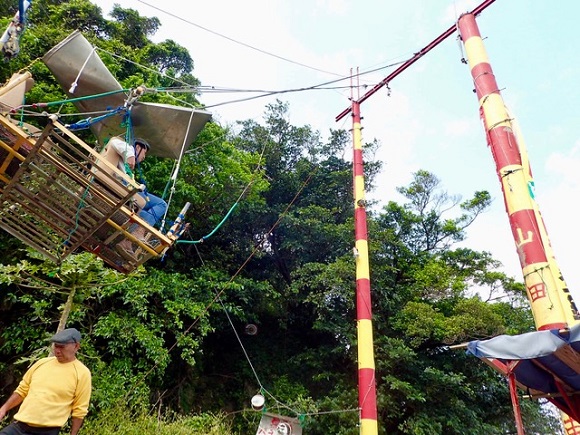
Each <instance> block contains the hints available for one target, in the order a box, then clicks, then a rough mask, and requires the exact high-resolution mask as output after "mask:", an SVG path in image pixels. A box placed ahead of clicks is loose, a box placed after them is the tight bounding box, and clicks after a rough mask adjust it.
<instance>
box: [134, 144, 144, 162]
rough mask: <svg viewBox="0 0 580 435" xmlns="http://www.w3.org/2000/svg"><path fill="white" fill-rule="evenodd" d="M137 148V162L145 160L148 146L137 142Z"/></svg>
mask: <svg viewBox="0 0 580 435" xmlns="http://www.w3.org/2000/svg"><path fill="white" fill-rule="evenodd" d="M135 149H136V151H137V155H136V156H135V160H136V161H137V163H141V162H142V161H143V160H145V156H146V155H147V148H145V147H143V146H141V145H140V144H137V146H136V147H135Z"/></svg>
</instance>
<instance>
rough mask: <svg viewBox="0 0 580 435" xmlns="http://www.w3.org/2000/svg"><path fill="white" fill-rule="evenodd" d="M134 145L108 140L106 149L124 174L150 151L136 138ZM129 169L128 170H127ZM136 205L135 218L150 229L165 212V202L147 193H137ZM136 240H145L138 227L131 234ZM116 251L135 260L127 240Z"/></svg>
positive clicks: (129, 242)
mask: <svg viewBox="0 0 580 435" xmlns="http://www.w3.org/2000/svg"><path fill="white" fill-rule="evenodd" d="M133 142H134V145H133V146H130V145H129V144H128V143H127V142H126V141H125V140H123V139H121V138H120V137H118V136H116V137H113V138H111V139H110V140H109V142H108V144H107V147H111V148H112V149H113V150H114V151H115V152H116V155H117V157H118V161H117V167H118V168H119V169H120V170H121V171H123V172H125V173H129V174H130V173H131V172H132V171H133V170H134V169H135V166H136V165H137V164H139V163H141V162H142V161H143V160H145V157H146V156H147V151H149V150H150V149H151V146H150V145H149V143H148V142H147V141H146V140H144V139H141V138H136V139H135V140H134V141H133ZM127 168H129V169H127ZM137 195H138V196H139V198H137V200H138V201H137V203H138V204H139V205H140V206H141V207H140V210H139V212H138V213H137V216H139V217H140V218H141V219H143V220H144V221H145V222H147V223H148V224H149V225H151V226H152V227H153V226H155V225H157V224H158V223H159V222H160V221H161V219H163V216H165V212H166V210H167V202H165V200H163V199H162V198H160V197H158V196H156V195H153V194H151V193H148V192H139V193H138V194H137ZM131 233H132V234H133V236H135V237H136V238H137V239H140V240H143V241H144V239H145V229H144V228H143V227H141V226H140V225H139V226H137V228H136V229H135V230H134V231H132V232H131ZM117 251H118V252H119V254H121V255H122V256H123V257H125V258H126V259H129V260H133V261H135V260H137V258H136V256H135V253H134V251H133V244H132V243H131V241H130V240H129V239H124V240H123V241H122V242H120V243H118V244H117Z"/></svg>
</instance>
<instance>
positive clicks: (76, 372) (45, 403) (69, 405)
mask: <svg viewBox="0 0 580 435" xmlns="http://www.w3.org/2000/svg"><path fill="white" fill-rule="evenodd" d="M14 392H15V393H16V394H18V395H19V396H21V397H23V398H24V400H23V401H22V404H21V405H20V409H19V410H18V413H17V414H16V415H15V416H14V419H15V420H18V421H21V422H23V423H27V424H29V425H31V426H50V427H61V426H63V425H64V424H65V423H66V421H67V420H68V418H69V417H70V416H71V414H72V416H73V417H78V418H84V417H85V416H86V415H87V412H88V408H89V401H90V398H91V372H90V371H89V369H88V368H87V367H86V366H85V365H84V364H83V363H82V362H80V361H79V360H76V359H75V360H74V361H71V362H68V363H59V362H58V361H57V359H56V358H55V357H48V358H42V359H40V360H38V361H37V362H35V363H34V364H33V365H32V366H31V367H30V368H29V369H28V371H27V372H26V373H25V374H24V376H23V378H22V381H20V384H19V385H18V388H16V390H15V391H14Z"/></svg>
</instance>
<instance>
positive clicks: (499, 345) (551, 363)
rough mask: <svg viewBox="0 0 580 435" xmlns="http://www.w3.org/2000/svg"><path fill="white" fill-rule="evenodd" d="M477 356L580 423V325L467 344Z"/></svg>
mask: <svg viewBox="0 0 580 435" xmlns="http://www.w3.org/2000/svg"><path fill="white" fill-rule="evenodd" d="M467 352H468V353H470V354H472V355H475V356H476V357H478V358H479V359H481V360H482V361H484V362H485V363H487V364H488V365H490V366H491V367H493V368H494V369H496V370H498V371H499V372H501V373H502V374H504V375H506V376H510V375H513V376H514V377H515V381H516V384H517V386H518V387H519V388H521V389H523V390H524V391H525V392H526V393H527V394H528V395H529V396H531V397H532V398H546V399H548V400H549V401H551V402H552V403H553V404H554V405H556V406H557V407H558V408H560V409H561V410H562V411H564V412H565V413H566V414H568V415H569V416H570V417H572V418H573V419H574V420H576V421H580V394H578V393H580V324H578V325H574V326H572V327H571V328H569V329H560V330H546V331H534V332H529V333H526V334H521V335H515V336H510V335H500V336H497V337H494V338H491V339H489V340H475V341H471V342H469V343H467Z"/></svg>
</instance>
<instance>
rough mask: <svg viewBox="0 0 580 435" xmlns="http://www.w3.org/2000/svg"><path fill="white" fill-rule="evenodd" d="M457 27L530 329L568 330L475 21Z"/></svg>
mask: <svg viewBox="0 0 580 435" xmlns="http://www.w3.org/2000/svg"><path fill="white" fill-rule="evenodd" d="M457 24H458V27H459V33H460V35H461V39H462V40H463V44H464V45H465V53H466V55H467V59H468V62H469V67H470V70H471V76H472V77H473V82H474V85H475V92H476V94H477V98H478V100H479V108H480V115H481V117H482V119H483V124H484V127H485V132H486V136H487V141H488V144H489V146H490V148H491V152H492V155H493V158H494V161H495V164H496V170H497V175H498V177H499V181H500V183H501V186H502V190H503V194H504V200H505V207H506V211H507V213H508V217H509V221H510V225H511V229H512V235H513V238H514V241H515V244H516V249H517V253H518V256H519V259H520V265H521V267H522V272H523V277H524V283H525V285H526V290H527V295H528V299H529V301H530V304H531V307H532V313H533V315H534V321H535V323H536V328H537V329H538V330H546V329H562V328H566V327H569V326H572V325H574V324H576V323H578V320H577V318H578V310H577V308H576V305H575V304H574V301H573V299H572V296H571V294H570V291H569V289H568V286H567V285H566V283H565V281H564V278H563V277H562V274H561V272H560V269H559V267H558V265H557V263H556V260H555V258H554V255H553V252H552V248H551V245H550V241H549V239H548V233H547V231H546V227H545V226H544V221H543V219H542V216H541V214H540V211H539V208H538V205H537V203H536V201H535V198H534V190H533V189H534V180H533V177H532V171H531V168H530V164H529V161H528V156H527V152H526V149H525V144H524V141H523V138H522V136H521V134H520V133H519V130H518V127H517V124H516V123H515V122H514V121H513V119H512V117H511V116H510V114H509V113H508V111H507V109H506V107H505V104H504V102H503V99H502V97H501V95H500V91H499V87H498V85H497V83H496V80H495V77H494V74H493V71H492V68H491V65H490V63H489V59H488V57H487V53H486V51H485V47H484V45H483V41H482V38H481V34H480V33H479V28H478V27H477V23H476V21H475V16H474V15H473V14H465V15H462V16H461V17H460V18H459V20H458V23H457ZM510 382H511V379H510ZM514 382H515V379H514ZM561 414H562V419H563V422H564V425H565V427H566V430H567V432H568V433H575V430H576V428H577V427H580V426H579V425H578V423H576V422H575V421H573V420H572V419H570V418H569V416H567V415H566V414H565V413H564V412H561ZM516 418H517V415H516ZM570 430H572V431H574V432H570Z"/></svg>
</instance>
